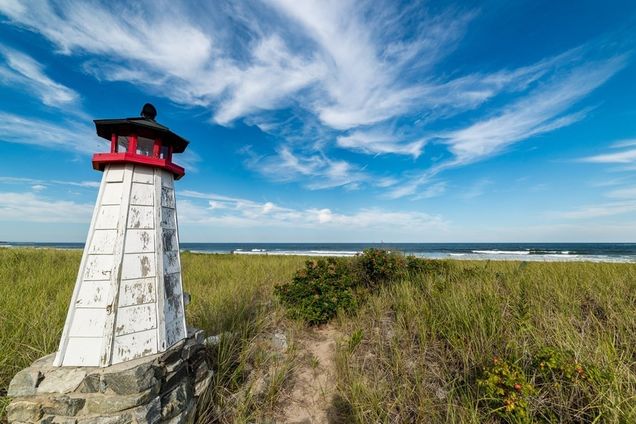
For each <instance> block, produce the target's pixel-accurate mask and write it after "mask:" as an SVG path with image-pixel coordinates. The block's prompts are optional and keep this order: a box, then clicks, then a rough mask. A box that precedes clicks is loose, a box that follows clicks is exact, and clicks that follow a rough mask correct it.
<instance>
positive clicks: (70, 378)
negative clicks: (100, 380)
mask: <svg viewBox="0 0 636 424" xmlns="http://www.w3.org/2000/svg"><path fill="white" fill-rule="evenodd" d="M84 377H86V371H85V370H83V369H80V368H61V367H60V368H56V369H54V370H51V371H47V372H46V373H45V374H44V379H43V380H42V382H41V383H40V385H39V386H38V388H37V393H38V394H42V393H71V392H74V391H75V390H76V389H77V388H78V387H79V386H80V384H82V381H84Z"/></svg>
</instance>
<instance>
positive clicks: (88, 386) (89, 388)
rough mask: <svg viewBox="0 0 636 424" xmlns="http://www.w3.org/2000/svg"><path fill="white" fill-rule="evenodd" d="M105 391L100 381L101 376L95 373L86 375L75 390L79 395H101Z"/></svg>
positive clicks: (104, 386)
mask: <svg viewBox="0 0 636 424" xmlns="http://www.w3.org/2000/svg"><path fill="white" fill-rule="evenodd" d="M105 390H106V385H105V384H104V382H103V381H102V375H101V374H100V373H97V372H95V373H91V374H88V375H87V376H86V377H85V378H84V380H83V381H82V384H80V386H79V387H78V389H77V391H78V392H80V393H99V392H102V393H103V392H104V391H105Z"/></svg>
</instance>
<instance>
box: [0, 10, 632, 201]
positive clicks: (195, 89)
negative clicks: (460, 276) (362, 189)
mask: <svg viewBox="0 0 636 424" xmlns="http://www.w3.org/2000/svg"><path fill="white" fill-rule="evenodd" d="M120 10H121V7H120V5H118V4H110V3H94V2H84V3H82V2H80V3H73V4H70V3H66V2H56V1H42V2H41V3H40V4H38V7H27V6H26V5H25V4H22V3H19V2H13V1H7V0H5V1H0V13H2V14H4V15H5V16H7V17H8V19H9V20H10V22H12V23H13V24H14V25H18V26H20V27H23V28H27V29H29V30H31V31H35V32H38V33H40V34H42V35H43V36H44V37H46V38H47V39H48V40H49V41H50V42H51V43H52V44H53V45H54V46H55V47H56V48H57V49H58V52H59V53H60V54H65V55H76V56H78V57H85V58H86V59H85V61H84V69H85V70H86V71H87V72H88V73H90V74H92V75H94V76H96V77H97V78H100V79H103V80H109V81H127V82H131V83H135V84H136V85H138V86H140V87H143V88H145V89H146V90H147V91H149V92H151V93H153V94H156V95H159V96H163V97H167V98H169V99H170V100H172V101H174V102H176V103H178V104H181V105H188V106H192V105H196V106H199V107H202V108H206V109H207V110H208V111H209V114H210V117H211V120H212V121H213V122H215V123H218V124H221V125H225V126H230V125H232V124H233V123H234V122H235V121H237V120H240V119H244V120H246V122H251V123H254V124H256V125H258V126H259V128H261V129H262V130H263V131H266V132H268V133H270V134H273V135H274V136H276V137H277V139H278V141H277V142H276V143H275V144H274V145H273V146H267V147H265V146H263V147H261V150H263V151H261V152H258V153H254V152H252V153H253V154H249V155H248V159H247V160H246V161H245V163H246V165H247V166H248V167H249V168H250V169H253V170H255V171H257V172H259V173H261V174H262V175H265V176H267V177H268V178H270V179H272V180H276V181H300V182H301V183H302V184H304V185H305V186H307V187H310V188H314V189H318V188H333V187H344V188H354V187H356V186H359V185H362V184H370V185H373V186H375V187H384V188H385V189H386V190H387V196H388V197H392V198H398V197H404V196H413V197H417V196H420V197H421V196H423V194H425V193H426V192H427V190H429V189H427V188H426V186H427V185H428V184H430V183H431V178H432V177H433V176H435V175H437V174H439V173H440V172H443V171H444V170H446V169H449V168H453V167H458V166H466V165H469V164H472V163H475V162H478V161H482V160H485V159H488V158H489V157H492V156H494V155H498V154H502V153H503V152H505V151H506V150H507V148H509V147H510V146H512V145H514V144H515V143H518V142H520V141H523V140H526V139H529V138H531V137H535V136H539V135H542V134H546V133H548V132H551V131H554V130H557V129H559V128H562V127H565V126H568V125H571V124H573V123H575V122H577V121H580V120H581V119H584V118H585V116H586V113H587V110H586V109H578V110H573V108H574V107H575V105H576V104H577V102H579V101H580V100H581V99H583V98H584V97H586V96H587V95H589V94H590V93H591V92H592V91H594V90H595V89H597V88H598V87H599V86H601V85H602V84H604V83H605V82H606V81H607V80H608V79H609V78H611V77H612V76H613V75H614V74H616V73H617V72H618V71H619V70H620V69H622V68H623V67H624V66H625V63H626V61H627V58H626V57H625V56H621V55H617V54H615V53H604V56H603V54H600V53H594V52H592V53H590V51H592V50H594V48H593V47H590V46H588V45H582V46H579V47H577V48H573V49H570V50H567V51H565V52H561V53H559V52H555V54H554V55H553V56H551V57H547V58H544V59H541V60H538V61H536V62H534V63H530V64H526V65H521V66H516V67H511V68H504V69H492V67H485V69H486V70H484V71H481V72H475V71H471V72H466V71H464V70H463V69H461V68H458V69H445V71H444V72H440V65H441V64H443V63H444V60H445V59H446V58H447V56H448V55H449V54H450V53H452V52H453V51H454V50H455V49H456V48H457V47H458V46H459V45H460V44H461V42H462V39H463V38H464V37H465V35H466V33H467V31H468V29H469V26H470V25H471V23H472V22H473V21H474V20H475V19H477V18H478V16H479V13H480V12H479V11H478V10H473V9H469V8H460V7H447V8H438V9H436V10H433V8H432V7H428V6H427V5H422V4H413V5H404V6H399V5H397V4H395V3H393V2H388V1H387V2H381V3H380V4H378V3H371V2H366V1H363V2H357V1H353V0H329V1H317V0H314V1H304V2H297V1H291V0H274V1H272V2H258V1H249V2H246V3H234V2H229V1H227V2H226V1H219V2H214V3H210V4H206V3H192V2H180V1H173V2H168V1H165V0H159V1H158V3H157V2H155V4H153V6H152V7H150V6H147V5H144V4H140V5H137V6H135V7H131V8H128V9H127V10H126V13H121V12H120ZM495 99H497V100H498V102H497V104H496V106H495V105H492V103H491V102H493V101H494V100H495ZM478 108H483V109H478ZM282 109H285V110H286V113H283V114H276V113H274V112H276V111H280V110H282ZM476 109H478V110H476ZM470 111H472V112H474V114H472V115H470V114H469V115H468V116H469V117H467V116H466V115H463V114H466V113H467V112H470ZM290 115H293V116H292V117H290ZM475 115H476V116H475ZM450 117H458V120H457V121H455V122H454V123H453V124H452V126H449V124H448V123H447V121H446V120H447V119H448V118H450ZM430 127H434V128H435V130H434V131H433V130H431V129H430ZM308 128H310V130H308ZM431 144H435V145H437V146H438V147H439V148H442V149H446V153H447V156H450V157H449V158H447V159H445V160H444V161H441V162H438V163H435V164H430V163H427V164H426V165H423V164H422V162H424V161H426V160H428V159H429V158H427V157H426V154H425V153H426V152H424V148H425V146H429V145H431ZM426 148H427V151H428V147H426ZM342 150H346V151H348V152H347V153H348V154H350V152H353V154H356V155H358V156H355V158H353V159H350V158H349V157H347V159H346V160H345V159H343V158H341V157H340V156H339V153H340V151H342ZM246 151H247V152H248V153H249V150H246ZM360 155H365V156H366V155H372V156H376V155H401V156H408V157H411V158H413V161H412V162H410V163H409V165H405V168H410V169H406V170H404V169H402V170H401V171H402V172H396V173H395V174H394V175H391V176H390V179H391V180H392V181H393V180H398V182H397V183H395V184H390V185H385V184H382V182H381V181H380V177H376V175H375V174H374V171H373V170H372V169H371V168H367V164H366V162H365V161H366V159H364V158H362V159H359V156H360ZM418 161H419V162H418ZM382 178H383V179H385V178H387V176H386V175H383V176H382ZM375 179H377V180H378V183H376V182H374V180H375ZM386 181H388V180H386Z"/></svg>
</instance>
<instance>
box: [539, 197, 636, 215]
mask: <svg viewBox="0 0 636 424" xmlns="http://www.w3.org/2000/svg"><path fill="white" fill-rule="evenodd" d="M634 212H636V201H632V200H628V201H617V202H606V203H600V204H595V205H587V206H582V207H580V208H577V209H572V210H569V211H563V212H553V213H551V214H549V215H550V216H552V217H556V218H566V219H593V218H600V217H607V216H614V215H624V214H628V213H629V214H632V213H634Z"/></svg>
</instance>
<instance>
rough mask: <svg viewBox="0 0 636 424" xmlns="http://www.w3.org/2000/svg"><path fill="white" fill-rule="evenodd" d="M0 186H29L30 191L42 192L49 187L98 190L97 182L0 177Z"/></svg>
mask: <svg viewBox="0 0 636 424" xmlns="http://www.w3.org/2000/svg"><path fill="white" fill-rule="evenodd" d="M0 184H25V185H31V186H32V187H31V188H32V189H34V190H36V191H41V190H44V189H45V188H46V187H48V186H49V185H51V184H53V185H63V186H72V187H84V188H92V189H93V188H99V182H97V181H63V180H42V179H36V178H25V177H2V176H0Z"/></svg>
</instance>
